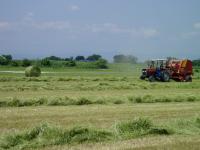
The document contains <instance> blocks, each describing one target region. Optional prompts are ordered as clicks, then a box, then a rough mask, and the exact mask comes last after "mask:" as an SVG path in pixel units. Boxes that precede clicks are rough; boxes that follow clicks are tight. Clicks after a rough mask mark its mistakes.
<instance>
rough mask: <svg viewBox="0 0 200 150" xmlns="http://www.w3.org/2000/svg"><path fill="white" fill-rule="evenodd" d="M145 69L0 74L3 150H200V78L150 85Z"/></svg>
mask: <svg viewBox="0 0 200 150" xmlns="http://www.w3.org/2000/svg"><path fill="white" fill-rule="evenodd" d="M142 67H144V66H143V65H140V64H139V65H130V64H109V69H106V70H96V69H72V68H42V72H43V73H42V76H41V77H39V78H26V77H25V76H24V73H23V72H24V68H20V67H19V68H13V67H10V68H8V67H0V114H1V115H0V149H45V150H57V149H127V150H131V149H137V150H143V149H144V150H155V149H167V150H168V149H169V150H172V149H178V150H179V149H180V150H187V149H196V150H198V149H199V145H200V74H199V73H195V74H194V76H193V82H191V83H184V82H182V83H181V82H175V81H171V82H168V83H162V82H153V83H149V82H148V81H141V80H140V79H139V76H140V71H141V68H142ZM77 128H78V129H77ZM33 133H34V134H33ZM61 137H62V139H61ZM66 139H68V140H66Z"/></svg>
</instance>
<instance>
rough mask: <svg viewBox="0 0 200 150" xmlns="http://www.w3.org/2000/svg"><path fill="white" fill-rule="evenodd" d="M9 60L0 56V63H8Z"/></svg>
mask: <svg viewBox="0 0 200 150" xmlns="http://www.w3.org/2000/svg"><path fill="white" fill-rule="evenodd" d="M8 63H9V61H8V60H7V59H6V58H5V57H4V56H0V65H8Z"/></svg>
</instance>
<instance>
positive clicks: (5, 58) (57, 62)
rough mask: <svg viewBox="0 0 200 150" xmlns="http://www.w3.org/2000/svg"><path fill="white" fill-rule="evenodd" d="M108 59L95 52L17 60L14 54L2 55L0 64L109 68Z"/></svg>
mask: <svg viewBox="0 0 200 150" xmlns="http://www.w3.org/2000/svg"><path fill="white" fill-rule="evenodd" d="M107 63H108V62H107V60H106V59H104V58H103V57H102V56H101V55H97V54H93V55H90V56H88V57H86V58H85V57H84V56H76V57H75V58H73V57H70V58H61V57H57V56H49V57H45V58H43V59H37V60H36V59H35V60H31V59H22V60H15V59H13V57H12V55H1V56H0V65H3V66H7V65H10V66H14V67H18V66H22V67H28V66H31V65H37V66H42V67H55V66H57V67H75V66H77V64H79V66H81V67H83V68H99V69H105V68H108V66H107Z"/></svg>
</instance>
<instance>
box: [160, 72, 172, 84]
mask: <svg viewBox="0 0 200 150" xmlns="http://www.w3.org/2000/svg"><path fill="white" fill-rule="evenodd" d="M161 80H162V81H163V82H169V81H170V76H169V73H168V72H166V71H163V72H162V74H161Z"/></svg>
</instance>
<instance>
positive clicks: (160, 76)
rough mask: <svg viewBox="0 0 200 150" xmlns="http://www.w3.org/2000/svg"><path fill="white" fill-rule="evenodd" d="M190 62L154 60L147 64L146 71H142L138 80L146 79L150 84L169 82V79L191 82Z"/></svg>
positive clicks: (185, 60)
mask: <svg viewBox="0 0 200 150" xmlns="http://www.w3.org/2000/svg"><path fill="white" fill-rule="evenodd" d="M192 74H193V71H192V62H191V61H190V60H188V59H184V60H166V59H156V60H151V61H149V63H148V67H147V68H146V69H142V75H141V76H140V79H143V80H144V79H146V78H147V79H148V80H149V81H150V82H152V81H155V80H159V81H163V82H169V81H170V79H173V80H175V81H185V82H191V81H192Z"/></svg>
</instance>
